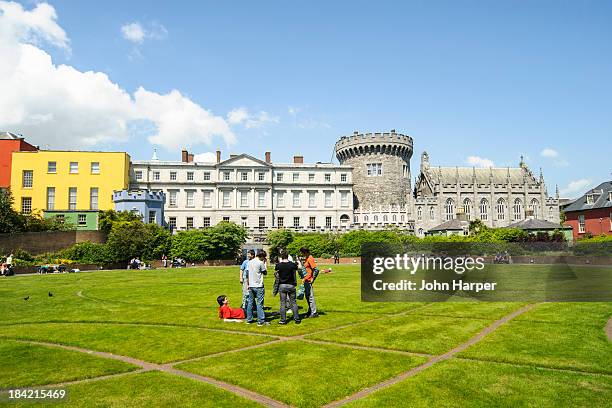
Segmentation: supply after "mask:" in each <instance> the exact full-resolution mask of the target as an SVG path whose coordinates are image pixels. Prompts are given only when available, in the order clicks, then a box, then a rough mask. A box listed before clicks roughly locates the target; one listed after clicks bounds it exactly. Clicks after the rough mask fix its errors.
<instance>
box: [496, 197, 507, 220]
mask: <svg viewBox="0 0 612 408" xmlns="http://www.w3.org/2000/svg"><path fill="white" fill-rule="evenodd" d="M496 209H497V219H498V220H499V221H503V220H505V219H506V202H505V201H504V199H503V198H500V199H499V200H497V206H496Z"/></svg>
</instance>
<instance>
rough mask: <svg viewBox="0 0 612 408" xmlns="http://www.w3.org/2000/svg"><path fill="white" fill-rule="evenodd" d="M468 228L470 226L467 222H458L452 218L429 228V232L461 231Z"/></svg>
mask: <svg viewBox="0 0 612 408" xmlns="http://www.w3.org/2000/svg"><path fill="white" fill-rule="evenodd" d="M469 226H470V223H469V221H465V220H458V219H457V218H454V219H452V220H449V221H445V222H443V223H442V224H440V225H438V226H437V227H433V228H430V229H429V232H431V231H463V230H464V229H465V228H466V227H469Z"/></svg>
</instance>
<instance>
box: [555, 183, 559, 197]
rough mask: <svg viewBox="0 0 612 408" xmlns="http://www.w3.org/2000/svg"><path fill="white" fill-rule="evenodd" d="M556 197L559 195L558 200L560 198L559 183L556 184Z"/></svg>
mask: <svg viewBox="0 0 612 408" xmlns="http://www.w3.org/2000/svg"><path fill="white" fill-rule="evenodd" d="M555 197H557V200H558V199H559V185H558V184H555Z"/></svg>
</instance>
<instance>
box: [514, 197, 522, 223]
mask: <svg viewBox="0 0 612 408" xmlns="http://www.w3.org/2000/svg"><path fill="white" fill-rule="evenodd" d="M512 209H513V213H514V221H520V220H522V219H523V202H522V201H521V199H520V198H517V199H516V200H514V206H513V207H512Z"/></svg>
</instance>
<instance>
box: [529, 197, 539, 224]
mask: <svg viewBox="0 0 612 408" xmlns="http://www.w3.org/2000/svg"><path fill="white" fill-rule="evenodd" d="M529 209H530V210H531V212H532V213H533V218H536V219H538V218H540V202H539V201H538V200H536V199H535V198H534V199H533V200H531V204H529Z"/></svg>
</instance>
